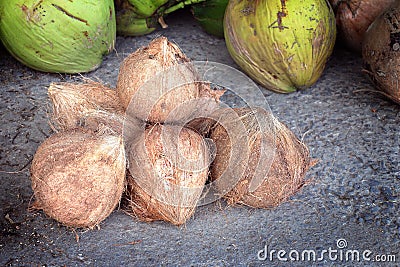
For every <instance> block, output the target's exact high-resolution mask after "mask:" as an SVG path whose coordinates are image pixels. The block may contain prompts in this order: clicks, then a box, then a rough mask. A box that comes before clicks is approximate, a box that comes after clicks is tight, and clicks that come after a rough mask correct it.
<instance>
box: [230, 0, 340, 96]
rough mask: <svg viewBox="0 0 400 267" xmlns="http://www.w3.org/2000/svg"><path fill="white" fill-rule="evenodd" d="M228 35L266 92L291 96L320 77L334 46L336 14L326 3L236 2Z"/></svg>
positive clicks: (241, 62) (237, 58)
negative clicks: (290, 94) (290, 93)
mask: <svg viewBox="0 0 400 267" xmlns="http://www.w3.org/2000/svg"><path fill="white" fill-rule="evenodd" d="M224 34H225V41H226V45H227V48H228V51H229V53H230V54H231V56H232V58H233V59H234V60H235V62H236V63H237V64H238V65H239V66H240V67H241V68H242V70H243V71H244V72H246V73H247V74H248V75H249V76H250V77H251V78H252V79H254V80H255V81H256V82H258V83H259V84H261V85H262V86H264V87H265V88H267V89H270V90H272V91H275V92H280V93H289V92H293V91H296V90H299V89H304V88H307V87H309V86H311V85H312V84H314V83H315V82H316V81H317V80H318V79H319V77H320V76H321V74H322V72H323V70H324V67H325V63H326V61H327V59H328V57H329V56H330V55H331V53H332V50H333V47H334V44H335V39H336V24H335V15H334V13H333V11H332V8H331V7H330V5H329V3H328V2H327V1H326V0H298V1H288V0H260V1H251V0H232V1H229V3H228V6H227V8H226V11H225V18H224Z"/></svg>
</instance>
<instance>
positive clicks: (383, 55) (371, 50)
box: [362, 1, 400, 104]
mask: <svg viewBox="0 0 400 267" xmlns="http://www.w3.org/2000/svg"><path fill="white" fill-rule="evenodd" d="M362 56H363V60H364V65H365V69H366V72H367V73H368V75H369V77H370V78H371V80H372V82H373V83H374V84H375V86H376V87H377V89H378V90H379V92H380V93H382V94H383V95H385V96H387V97H388V98H390V99H392V100H393V101H394V102H396V103H398V104H400V85H399V80H400V79H399V77H400V1H395V2H394V3H393V4H392V5H391V6H390V7H389V8H388V9H387V10H386V11H385V12H384V13H383V14H381V15H380V16H379V17H377V18H376V20H375V21H374V22H373V23H372V24H371V25H370V27H369V28H368V30H367V32H366V33H365V38H364V41H363V46H362Z"/></svg>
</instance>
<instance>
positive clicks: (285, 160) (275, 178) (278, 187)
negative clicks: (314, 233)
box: [210, 108, 311, 208]
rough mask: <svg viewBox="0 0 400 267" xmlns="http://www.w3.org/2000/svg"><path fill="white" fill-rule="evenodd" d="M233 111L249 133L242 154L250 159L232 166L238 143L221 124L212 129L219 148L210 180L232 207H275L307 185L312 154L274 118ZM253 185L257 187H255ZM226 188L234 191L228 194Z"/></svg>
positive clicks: (267, 115) (213, 138)
mask: <svg viewBox="0 0 400 267" xmlns="http://www.w3.org/2000/svg"><path fill="white" fill-rule="evenodd" d="M234 111H235V112H236V113H237V114H238V115H239V117H240V121H238V124H239V123H243V125H244V127H245V129H246V131H247V136H243V139H245V140H247V146H246V147H243V148H242V149H243V153H244V154H245V153H247V155H248V157H247V161H241V163H240V164H236V165H233V166H232V165H229V164H230V162H231V161H232V159H234V158H235V157H237V155H232V151H233V149H234V147H233V144H234V145H235V146H237V143H236V144H235V143H233V142H232V140H233V139H232V136H234V135H235V133H234V134H233V135H232V133H230V132H229V131H227V129H226V127H223V126H222V125H223V121H221V122H219V123H218V124H217V125H216V126H214V127H213V129H212V131H211V135H210V138H211V139H212V140H213V141H214V142H215V145H216V148H217V153H216V156H215V159H214V161H213V163H212V165H211V169H210V172H211V178H212V180H213V181H214V184H215V187H216V188H217V191H219V192H221V194H222V195H223V196H224V198H225V199H226V200H227V201H228V203H229V204H236V203H238V204H244V205H247V206H251V207H256V208H272V207H275V206H277V205H279V204H280V203H282V202H283V201H285V200H287V199H288V198H289V197H290V196H292V195H293V194H294V193H296V192H297V191H298V190H299V189H300V188H301V187H302V186H303V185H304V176H305V173H306V171H307V169H308V168H309V167H310V164H311V163H310V157H309V151H308V149H307V147H306V146H305V145H304V144H303V143H302V142H301V141H300V140H299V139H297V138H296V136H295V135H294V134H293V133H292V132H291V131H290V130H289V129H288V128H287V127H286V126H285V125H284V124H283V123H281V122H279V121H278V120H277V119H276V118H275V117H273V116H272V115H271V114H269V113H266V112H264V111H262V110H261V109H250V108H238V109H234ZM257 113H258V114H257ZM263 124H264V125H263ZM264 126H266V127H264ZM231 129H234V127H231ZM261 129H262V130H261ZM261 144H263V146H264V147H263V149H261ZM241 164H242V165H241ZM228 166H231V167H229V168H228ZM243 169H244V171H243ZM225 172H230V176H231V177H232V178H233V179H234V180H232V179H231V180H229V179H221V176H222V175H223V174H224V173H225ZM254 181H257V183H256V184H254ZM252 183H253V184H252ZM232 187H233V188H232ZM250 187H253V188H250ZM227 188H229V189H230V188H232V189H230V190H229V191H228V190H227Z"/></svg>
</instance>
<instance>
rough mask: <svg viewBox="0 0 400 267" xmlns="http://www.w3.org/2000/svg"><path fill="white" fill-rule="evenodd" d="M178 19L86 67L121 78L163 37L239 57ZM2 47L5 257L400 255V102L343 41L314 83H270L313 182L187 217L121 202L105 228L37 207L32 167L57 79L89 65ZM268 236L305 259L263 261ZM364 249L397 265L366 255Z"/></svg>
mask: <svg viewBox="0 0 400 267" xmlns="http://www.w3.org/2000/svg"><path fill="white" fill-rule="evenodd" d="M167 23H168V24H169V28H168V29H165V30H158V31H157V32H155V33H153V34H150V35H148V36H145V37H140V38H122V37H118V39H117V44H116V50H115V52H113V53H111V54H110V55H108V56H107V57H105V59H104V62H103V64H102V66H101V67H100V68H99V69H98V70H96V71H94V72H91V73H88V74H85V75H84V76H85V77H90V78H93V79H101V80H102V81H103V82H104V83H107V84H108V85H110V86H115V84H116V79H117V75H118V68H119V64H120V63H121V61H122V60H123V58H124V57H125V56H126V55H127V54H129V53H131V52H133V51H134V50H136V49H137V48H138V47H140V46H142V45H146V44H147V43H148V42H149V41H150V40H151V39H153V38H154V37H156V36H158V35H165V36H167V37H168V38H170V40H172V41H174V42H176V43H177V44H178V45H179V46H180V47H181V48H182V49H183V51H184V52H185V53H186V54H187V55H188V56H189V57H190V58H192V59H194V60H210V61H216V62H220V63H225V64H228V65H231V66H235V64H234V63H233V62H232V60H231V59H230V57H229V55H228V52H227V50H226V48H225V45H224V42H223V40H221V39H218V38H215V37H212V36H209V35H207V34H206V33H204V32H203V31H202V30H201V29H200V28H199V26H198V25H197V24H196V22H195V21H193V20H192V19H191V17H190V14H189V13H188V11H182V12H179V13H177V14H176V15H171V16H170V17H168V18H167ZM1 49H2V50H1V52H0V88H1V90H0V99H1V101H0V117H1V119H0V121H1V128H0V177H1V182H0V266H144V265H150V266H159V265H161V266H164V265H165V266H234V265H236V266H259V265H265V266H293V265H298V266H311V265H315V266H344V265H347V266H366V265H367V266H372V265H374V266H378V265H379V266H386V265H385V264H387V266H398V265H400V251H399V248H400V212H399V209H400V204H399V201H400V171H399V169H400V168H399V148H400V140H399V139H400V138H399V133H400V131H399V130H400V106H399V105H396V104H394V103H393V102H390V101H388V100H387V99H385V98H384V97H382V96H381V95H379V94H376V93H374V92H372V90H373V87H372V86H371V84H370V82H369V80H368V78H367V77H366V76H365V75H364V74H363V73H362V72H361V70H362V62H361V58H360V57H359V56H357V55H354V54H353V53H351V52H347V51H345V50H343V49H340V48H337V49H336V50H335V52H334V54H333V56H332V58H331V60H330V61H329V62H328V64H327V67H326V69H325V72H324V74H323V76H322V77H321V78H320V79H319V81H318V82H317V83H316V84H315V85H314V86H312V87H311V88H309V89H306V90H304V91H301V92H296V93H292V94H290V95H281V94H275V93H271V92H269V91H266V90H264V93H265V96H266V98H267V100H268V103H269V105H270V107H271V109H272V111H273V113H274V114H275V115H276V116H277V117H278V118H279V119H280V120H281V121H283V122H285V123H286V124H287V125H288V126H289V127H290V128H291V129H292V130H293V131H294V132H295V133H296V135H297V136H299V137H300V138H302V139H303V141H304V142H305V143H306V144H307V145H308V146H309V148H310V152H311V155H312V156H313V157H314V158H317V159H319V163H318V164H317V165H316V166H314V167H313V168H312V169H311V170H310V171H309V172H308V174H307V179H312V183H311V184H310V185H308V186H306V187H304V189H303V190H302V191H301V192H300V193H299V194H297V195H295V196H294V197H292V198H291V200H290V201H289V202H286V203H284V204H282V205H281V206H279V207H278V208H276V209H273V210H256V209H250V208H245V207H226V205H225V204H224V202H216V203H212V204H209V205H207V206H203V207H199V208H198V209H197V211H196V213H195V215H194V217H193V218H192V219H190V221H189V222H188V223H187V224H186V225H185V226H183V227H175V226H172V225H170V224H167V223H164V222H155V223H141V222H137V221H135V220H133V219H132V218H131V217H129V216H127V215H126V214H124V213H123V212H122V211H115V212H114V213H112V214H111V216H110V217H109V218H107V219H106V220H105V221H104V222H103V223H101V229H99V230H97V229H96V230H82V229H77V230H73V229H69V228H66V227H63V226H61V225H60V224H58V223H57V222H55V221H54V220H52V219H50V218H48V217H47V216H46V215H45V214H44V213H42V212H37V211H33V212H32V211H29V210H28V206H29V204H30V203H31V202H32V190H31V187H30V180H29V166H30V160H31V159H32V156H33V154H34V152H35V150H36V148H37V147H38V145H39V144H40V143H41V142H42V141H43V140H44V139H45V138H46V137H47V136H49V135H50V134H51V129H50V128H49V126H48V123H47V121H48V118H47V112H48V111H49V106H48V104H49V100H48V98H47V94H46V92H47V87H48V85H49V84H50V82H58V81H73V80H78V79H79V75H63V74H46V73H41V72H37V71H34V70H31V69H28V68H26V67H24V66H23V65H21V64H20V63H19V62H17V61H16V60H14V59H13V58H12V57H11V56H10V55H9V54H8V53H7V52H6V51H4V48H2V47H1ZM78 236H79V240H78V239H77V237H78ZM340 239H345V240H340ZM338 240H339V241H338ZM344 241H346V242H347V246H345V245H346V244H345V242H344ZM265 246H268V251H269V252H271V251H272V250H276V251H278V250H284V251H286V252H287V253H286V255H283V254H282V255H281V256H282V257H286V258H288V256H289V252H290V251H291V250H293V251H297V252H299V254H300V256H301V254H302V253H303V254H304V256H305V259H304V261H301V257H300V259H299V261H290V259H289V261H288V262H284V261H283V260H282V259H281V260H279V259H278V258H277V254H276V252H275V254H272V258H271V257H267V258H266V259H265V260H264V261H261V260H259V259H258V257H257V256H260V257H261V258H262V257H263V256H264V254H263V253H260V254H259V253H258V252H259V251H260V250H262V249H264V248H265ZM310 250H313V251H316V253H317V254H316V258H317V259H316V260H315V261H313V260H312V258H311V259H308V258H307V256H308V255H307V253H309V251H310ZM324 250H326V251H329V250H331V255H328V253H327V252H326V253H325V254H323V251H324ZM368 250H369V251H371V253H370V254H368V253H369V252H368ZM304 251H306V252H305V253H304ZM334 251H336V252H334ZM348 251H350V252H352V253H353V252H354V251H358V252H359V253H360V261H359V262H358V261H352V259H351V258H350V256H351V255H350V254H351V253H350V254H349V253H347V254H346V252H348ZM365 251H366V252H365ZM364 252H365V253H367V254H366V255H364V256H366V257H367V258H370V259H371V260H374V259H376V260H379V259H386V260H392V263H385V264H383V263H382V262H380V263H377V262H372V261H370V262H367V261H365V260H364V259H363V258H362V253H364ZM335 253H336V254H335ZM354 253H355V252H354ZM258 254H259V255H258ZM295 255H296V254H295V252H292V254H291V256H295ZM321 255H322V256H323V260H318V258H319V257H321ZM335 255H336V258H335ZM340 255H342V256H340ZM345 255H348V256H349V257H347V259H348V261H346V257H345ZM354 255H355V254H354ZM391 255H394V256H391ZM268 256H269V254H268ZM329 256H330V257H329ZM375 256H377V257H375ZM393 260H396V262H393Z"/></svg>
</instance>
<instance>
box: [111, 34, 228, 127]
mask: <svg viewBox="0 0 400 267" xmlns="http://www.w3.org/2000/svg"><path fill="white" fill-rule="evenodd" d="M117 95H118V96H119V98H120V102H121V104H122V106H123V107H124V109H125V110H126V113H127V116H135V117H137V118H139V119H141V120H143V121H147V122H150V123H163V122H165V121H166V120H167V118H168V116H169V114H170V113H171V111H173V110H174V109H176V108H177V107H179V105H181V104H183V103H185V102H187V101H190V100H193V99H197V98H200V97H212V98H215V100H216V101H218V100H219V97H220V94H218V93H217V94H214V93H212V90H211V89H210V86H209V84H207V83H204V82H202V81H201V80H200V78H199V77H198V74H197V72H196V69H195V68H194V66H193V64H192V63H191V61H190V60H189V58H187V57H186V56H185V54H184V53H183V52H182V51H181V50H180V48H179V47H178V46H177V45H175V44H173V43H172V42H169V41H168V39H167V38H166V37H159V38H157V39H154V40H153V41H151V42H150V43H149V45H147V46H145V47H142V48H140V49H138V50H136V51H135V52H134V53H132V54H130V55H129V56H128V57H127V58H125V60H124V61H123V62H122V64H121V66H120V69H119V74H118V81H117ZM169 119H170V120H171V121H174V118H169ZM176 120H178V119H176Z"/></svg>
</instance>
